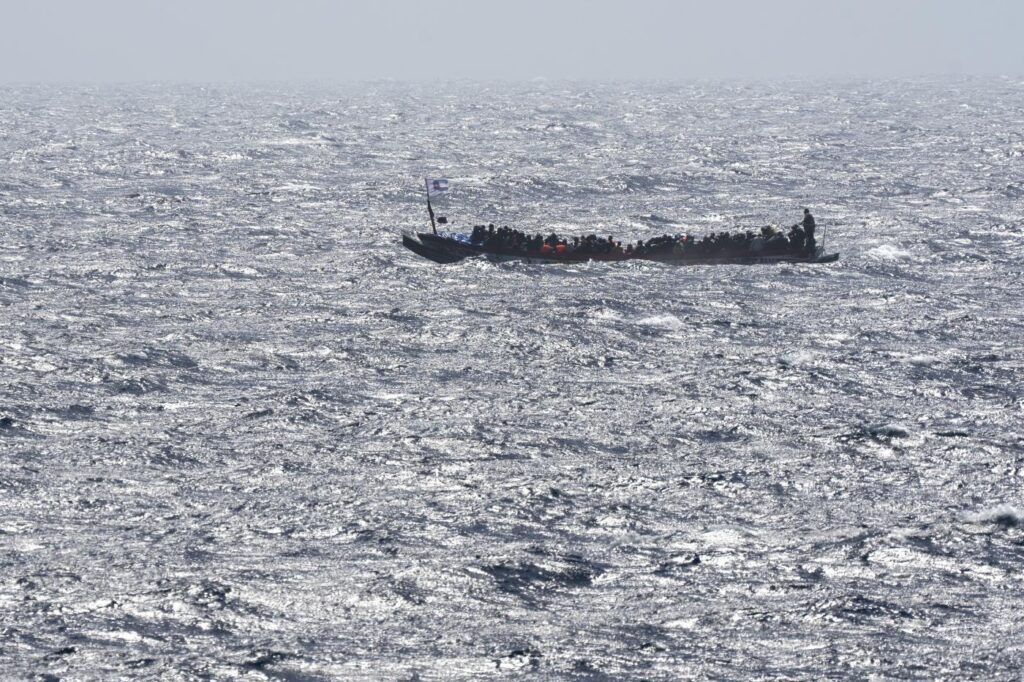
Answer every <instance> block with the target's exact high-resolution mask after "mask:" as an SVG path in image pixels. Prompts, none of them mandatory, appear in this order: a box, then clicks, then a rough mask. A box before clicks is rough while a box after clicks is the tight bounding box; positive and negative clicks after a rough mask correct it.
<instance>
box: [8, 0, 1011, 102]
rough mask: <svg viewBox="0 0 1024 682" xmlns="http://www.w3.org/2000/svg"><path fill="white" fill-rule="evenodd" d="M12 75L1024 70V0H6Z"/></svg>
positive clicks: (339, 76) (130, 77) (131, 77)
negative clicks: (498, 0)
mask: <svg viewBox="0 0 1024 682" xmlns="http://www.w3.org/2000/svg"><path fill="white" fill-rule="evenodd" d="M0 17H2V20H3V25H4V29H5V30H4V31H3V36H2V38H0V82H26V81H238V80H245V81H252V80H327V81H353V80H368V79H379V78H394V79H401V80H411V79H417V80H419V79H436V80H446V79H461V78H472V79H516V80H522V79H531V78H536V77H546V78H551V79H560V78H583V79H621V78H653V79H668V80H686V79H693V78H780V77H819V76H839V77H842V76H912V75H931V74H1008V75H1021V74H1024V0H763V1H757V0H701V1H700V2H696V1H692V0H674V1H673V0H589V1H587V0H508V1H506V2H497V1H495V0H416V1H409V0H362V1H360V2H355V1H353V0H335V1H334V2H329V1H327V0H279V1H275V0H248V1H243V0H220V1H218V0H174V1H172V0H21V1H19V0H0Z"/></svg>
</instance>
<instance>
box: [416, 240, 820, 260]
mask: <svg viewBox="0 0 1024 682" xmlns="http://www.w3.org/2000/svg"><path fill="white" fill-rule="evenodd" d="M402 245H403V246H405V248H407V249H409V250H410V251H412V252H413V253H415V254H417V255H419V256H422V257H424V258H427V259H428V260H432V261H434V262H435V263H444V264H447V263H456V262H458V261H460V260H463V259H465V258H470V257H473V256H485V257H487V258H489V259H491V260H496V261H522V262H526V263H585V262H587V261H601V262H605V261H608V262H621V261H631V260H645V261H653V262H656V263H668V264H671V265H761V264H774V263H833V262H835V261H837V260H839V253H838V252H833V253H828V254H826V253H824V251H823V249H822V248H821V247H818V250H817V252H816V253H815V254H814V255H812V256H806V255H802V254H794V253H774V254H763V255H753V254H745V255H721V256H717V255H716V256H710V257H706V256H701V257H698V256H677V255H675V254H671V253H669V254H642V255H632V254H630V255H626V254H608V253H569V254H564V255H557V256H554V255H552V256H549V255H542V254H540V253H530V252H524V251H512V250H492V249H487V248H485V247H484V246H482V245H479V244H472V243H470V241H469V235H466V234H462V233H444V232H442V233H439V234H431V233H429V232H420V233H417V234H416V235H415V236H413V235H410V234H403V235H402Z"/></svg>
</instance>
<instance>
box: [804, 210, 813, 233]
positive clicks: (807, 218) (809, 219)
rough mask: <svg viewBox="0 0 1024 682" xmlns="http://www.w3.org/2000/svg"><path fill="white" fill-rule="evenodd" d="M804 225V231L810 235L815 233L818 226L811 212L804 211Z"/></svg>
mask: <svg viewBox="0 0 1024 682" xmlns="http://www.w3.org/2000/svg"><path fill="white" fill-rule="evenodd" d="M803 226H804V232H806V233H807V234H809V235H813V234H814V228H815V227H816V226H815V224H814V216H812V215H811V214H810V213H804V222H803Z"/></svg>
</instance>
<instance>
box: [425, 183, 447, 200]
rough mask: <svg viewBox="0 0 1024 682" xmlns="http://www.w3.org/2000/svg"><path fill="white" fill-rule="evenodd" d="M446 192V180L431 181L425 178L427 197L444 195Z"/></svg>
mask: <svg viewBox="0 0 1024 682" xmlns="http://www.w3.org/2000/svg"><path fill="white" fill-rule="evenodd" d="M447 191H448V180H446V179H445V178H436V179H434V180H431V179H430V178H427V196H428V197H436V196H437V195H439V194H444V193H445V192H447Z"/></svg>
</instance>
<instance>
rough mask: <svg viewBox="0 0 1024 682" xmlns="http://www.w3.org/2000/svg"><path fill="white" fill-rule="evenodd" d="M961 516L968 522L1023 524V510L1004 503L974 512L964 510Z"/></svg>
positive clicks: (1004, 524) (1000, 524) (1006, 524)
mask: <svg viewBox="0 0 1024 682" xmlns="http://www.w3.org/2000/svg"><path fill="white" fill-rule="evenodd" d="M962 518H963V519H964V521H967V522H968V523H994V524H996V525H998V526H1007V527H1010V526H1020V525H1024V512H1021V510H1020V509H1018V508H1017V507H1014V506H1013V505H1011V504H1006V503H1003V504H997V505H996V506H994V507H988V508H986V509H981V510H978V511H976V512H964V513H963V514H962Z"/></svg>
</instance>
